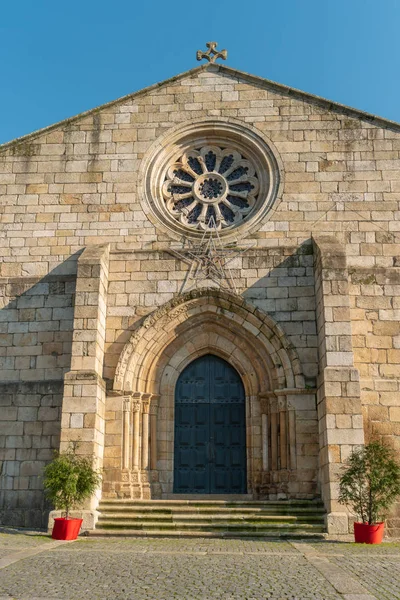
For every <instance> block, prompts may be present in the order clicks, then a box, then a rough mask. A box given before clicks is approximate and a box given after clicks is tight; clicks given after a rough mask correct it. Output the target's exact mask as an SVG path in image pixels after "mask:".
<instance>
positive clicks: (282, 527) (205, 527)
mask: <svg viewBox="0 0 400 600" xmlns="http://www.w3.org/2000/svg"><path fill="white" fill-rule="evenodd" d="M99 528H100V529H134V530H137V531H143V530H145V531H150V530H154V529H158V530H160V531H165V530H171V529H175V530H180V531H185V530H189V531H210V532H212V531H226V532H228V531H229V532H242V531H246V532H250V531H258V532H267V533H271V532H276V533H279V532H280V531H283V532H286V533H289V532H291V531H293V532H296V533H300V532H301V531H309V532H316V533H323V531H324V527H323V525H314V524H309V523H302V524H300V526H298V525H296V524H292V523H279V522H277V523H265V524H263V523H229V522H221V523H210V522H208V523H204V522H203V523H201V522H199V521H192V522H190V523H158V522H148V523H142V524H139V523H135V522H133V521H127V520H123V519H120V520H119V521H109V520H105V519H104V520H103V519H102V520H101V521H99Z"/></svg>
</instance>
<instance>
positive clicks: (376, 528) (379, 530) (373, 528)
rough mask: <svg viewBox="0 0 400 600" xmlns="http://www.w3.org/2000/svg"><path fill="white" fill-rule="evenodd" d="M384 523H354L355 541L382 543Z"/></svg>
mask: <svg viewBox="0 0 400 600" xmlns="http://www.w3.org/2000/svg"><path fill="white" fill-rule="evenodd" d="M384 525H385V524H384V523H374V524H373V525H368V523H354V541H355V542H356V543H357V544H380V543H381V542H382V540H383V532H384Z"/></svg>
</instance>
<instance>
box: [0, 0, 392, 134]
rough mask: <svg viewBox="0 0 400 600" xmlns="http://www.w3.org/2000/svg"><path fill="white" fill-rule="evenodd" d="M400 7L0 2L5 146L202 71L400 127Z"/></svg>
mask: <svg viewBox="0 0 400 600" xmlns="http://www.w3.org/2000/svg"><path fill="white" fill-rule="evenodd" d="M399 26H400V0H380V2H376V1H372V0H346V1H345V0H331V1H330V2H324V1H323V0H274V1H273V2H272V1H271V0H241V1H239V0H203V2H201V1H200V2H199V1H198V0H197V1H193V0H192V1H190V2H179V3H178V2H176V3H171V2H167V0H147V1H140V2H138V1H137V0H130V1H127V0H114V1H113V2H110V1H107V2H106V1H105V0H68V1H67V2H59V1H55V0H3V2H1V3H0V57H1V59H0V73H1V79H0V143H2V142H6V141H8V140H11V139H13V138H15V137H18V136H21V135H24V134H27V133H30V132H31V131H34V130H36V129H38V128H40V127H45V126H46V125H51V124H52V123H54V122H57V121H60V120H61V119H65V118H67V117H70V116H73V115H75V114H77V113H80V112H82V111H84V110H88V109H90V108H94V107H95V106H98V105H100V104H103V103H105V102H108V101H110V100H114V99H116V98H118V97H120V96H122V95H124V94H128V93H131V92H134V91H136V90H139V89H141V88H143V87H145V86H147V85H151V84H152V83H155V82H157V81H161V80H163V79H166V78H168V77H171V76H173V75H176V74H177V73H181V72H183V71H185V70H187V69H191V68H193V67H195V66H197V65H198V64H199V63H197V61H196V58H195V53H196V50H197V49H205V42H207V41H209V40H216V41H217V42H219V47H220V48H227V50H228V61H227V63H226V64H227V65H229V66H231V67H233V68H236V69H240V70H243V71H247V72H249V73H253V74H255V75H259V76H261V77H266V78H267V79H272V80H274V81H278V82H280V83H284V84H286V85H289V86H292V87H296V88H300V89H302V90H304V91H306V92H310V93H313V94H317V95H319V96H323V97H325V98H328V99H330V100H335V101H337V102H341V103H343V104H347V105H349V106H353V107H355V108H359V109H361V110H365V111H367V112H370V113H374V114H377V115H380V116H382V117H386V118H388V119H392V120H395V121H400V102H399V96H400V77H399V71H400V69H399V67H400V64H399V63H400V44H399Z"/></svg>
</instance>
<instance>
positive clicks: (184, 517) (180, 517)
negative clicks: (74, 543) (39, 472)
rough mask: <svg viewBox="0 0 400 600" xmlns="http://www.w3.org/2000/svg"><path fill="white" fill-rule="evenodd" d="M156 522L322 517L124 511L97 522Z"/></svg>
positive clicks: (316, 518) (313, 518) (310, 518)
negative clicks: (165, 513)
mask: <svg viewBox="0 0 400 600" xmlns="http://www.w3.org/2000/svg"><path fill="white" fill-rule="evenodd" d="M121 519H122V520H125V521H135V522H136V521H157V522H166V523H170V522H173V523H186V522H189V523H191V522H193V521H194V520H196V521H202V522H205V523H211V522H216V521H224V522H225V521H228V522H229V523H234V522H238V523H242V522H246V523H247V522H249V523H250V522H264V521H265V522H274V521H275V522H288V523H289V522H293V523H310V522H312V523H323V522H324V519H323V515H271V514H259V513H257V514H253V513H250V514H247V513H246V514H243V513H240V512H238V513H234V514H229V513H228V514H227V513H213V514H211V515H210V514H203V513H195V514H182V513H173V514H168V515H164V514H153V513H152V514H149V513H133V512H130V511H124V512H121V513H116V512H102V513H101V516H100V518H99V521H100V522H101V521H103V520H106V521H119V520H121Z"/></svg>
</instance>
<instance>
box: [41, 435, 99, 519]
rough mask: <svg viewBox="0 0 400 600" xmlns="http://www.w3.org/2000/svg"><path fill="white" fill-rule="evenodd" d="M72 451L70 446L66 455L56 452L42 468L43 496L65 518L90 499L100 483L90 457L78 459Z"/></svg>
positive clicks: (73, 450) (73, 448)
mask: <svg viewBox="0 0 400 600" xmlns="http://www.w3.org/2000/svg"><path fill="white" fill-rule="evenodd" d="M75 450H76V447H75V446H72V445H71V446H70V447H69V448H68V450H67V451H66V452H61V453H56V454H55V457H54V459H53V460H52V462H51V463H49V464H48V465H47V466H46V467H45V468H44V487H45V490H46V495H47V497H48V498H49V500H50V501H51V502H52V503H53V505H54V507H55V508H56V509H57V510H63V511H65V513H66V514H65V516H66V518H67V519H68V515H69V512H70V510H71V509H73V508H75V507H77V506H78V505H80V504H81V503H82V502H83V501H84V500H86V499H87V498H90V496H92V495H93V494H94V492H95V491H96V489H97V488H98V486H99V484H100V481H101V478H100V475H99V473H97V471H95V470H94V469H93V467H92V460H91V458H88V457H85V456H78V455H77V454H76V453H75Z"/></svg>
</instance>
